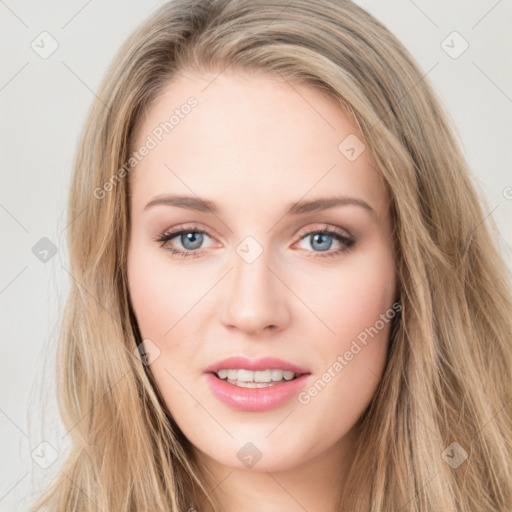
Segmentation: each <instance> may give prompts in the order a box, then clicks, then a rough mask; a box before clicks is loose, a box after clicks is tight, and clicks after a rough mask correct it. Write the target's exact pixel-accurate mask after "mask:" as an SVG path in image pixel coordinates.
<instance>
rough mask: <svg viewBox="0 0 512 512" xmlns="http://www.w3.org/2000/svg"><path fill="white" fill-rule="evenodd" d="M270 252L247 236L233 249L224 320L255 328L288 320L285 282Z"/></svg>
mask: <svg viewBox="0 0 512 512" xmlns="http://www.w3.org/2000/svg"><path fill="white" fill-rule="evenodd" d="M268 256H269V252H268V251H266V250H264V248H263V246H261V245H260V244H259V243H258V242H256V241H255V240H254V239H253V238H252V237H247V239H245V240H244V241H242V243H240V244H239V246H238V247H237V248H236V250H235V251H234V253H233V266H234V268H233V271H232V272H231V273H230V274H231V280H230V281H231V283H230V287H229V290H228V297H227V300H226V302H225V304H226V306H225V310H224V312H223V314H224V323H225V324H226V325H232V326H236V327H238V328H239V329H241V330H245V331H250V332H255V331H258V330H262V329H265V328H266V327H271V326H272V328H273V329H277V328H282V327H283V326H284V325H285V324H286V323H287V322H288V321H289V310H288V304H287V303H286V294H285V290H283V284H282V283H281V282H280V280H279V279H277V277H276V276H275V275H274V273H273V272H272V271H271V270H270V268H269V266H271V265H270V261H269V260H270V258H269V257H268Z"/></svg>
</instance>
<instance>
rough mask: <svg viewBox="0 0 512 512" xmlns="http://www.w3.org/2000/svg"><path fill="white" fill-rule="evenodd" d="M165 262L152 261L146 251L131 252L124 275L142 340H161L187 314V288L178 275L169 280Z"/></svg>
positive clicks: (177, 273) (135, 249)
mask: <svg viewBox="0 0 512 512" xmlns="http://www.w3.org/2000/svg"><path fill="white" fill-rule="evenodd" d="M165 263H166V262H165V258H161V257H160V258H156V257H153V256H152V255H151V254H150V253H148V251H143V250H138V249H137V248H133V249H132V248H130V250H129V253H128V262H127V272H128V282H129V289H130V298H131V302H132V305H133V309H134V313H135V316H136V317H137V322H138V325H139V329H140V331H141V336H142V337H143V338H150V339H154V340H161V339H163V338H164V337H165V336H166V333H169V330H170V329H173V326H174V325H175V324H176V323H177V322H178V321H179V320H180V318H181V317H183V315H185V314H186V311H187V307H186V305H187V304H188V302H190V301H191V300H192V297H190V301H189V300H188V296H187V290H191V288H192V287H190V286H188V287H187V286H186V282H182V281H184V279H182V278H181V277H180V273H179V272H173V273H172V278H171V274H170V272H169V269H168V268H167V266H166V264H165Z"/></svg>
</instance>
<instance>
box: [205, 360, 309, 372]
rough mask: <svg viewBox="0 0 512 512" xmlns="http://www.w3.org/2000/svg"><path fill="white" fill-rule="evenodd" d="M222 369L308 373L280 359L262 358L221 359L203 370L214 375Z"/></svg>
mask: <svg viewBox="0 0 512 512" xmlns="http://www.w3.org/2000/svg"><path fill="white" fill-rule="evenodd" d="M222 368H226V369H230V368H231V369H236V368H244V369H245V370H252V371H257V370H288V371H290V372H294V373H298V374H302V373H310V372H309V370H307V369H305V368H301V367H300V366H297V365H295V364H292V363H289V362H287V361H283V360H282V359H278V358H277V357H263V358H261V359H247V358H246V357H228V358H227V359H223V360H222V361H218V362H216V363H214V364H212V365H210V366H208V367H207V368H205V370H204V372H205V373H214V372H218V371H219V370H221V369H222Z"/></svg>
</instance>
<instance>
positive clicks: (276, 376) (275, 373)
mask: <svg viewBox="0 0 512 512" xmlns="http://www.w3.org/2000/svg"><path fill="white" fill-rule="evenodd" d="M271 374H272V380H273V381H275V382H277V381H280V380H283V370H271Z"/></svg>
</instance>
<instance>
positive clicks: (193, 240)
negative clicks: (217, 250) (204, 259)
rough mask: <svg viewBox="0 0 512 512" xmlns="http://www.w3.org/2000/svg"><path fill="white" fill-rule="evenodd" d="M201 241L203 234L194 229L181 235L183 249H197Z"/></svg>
mask: <svg viewBox="0 0 512 512" xmlns="http://www.w3.org/2000/svg"><path fill="white" fill-rule="evenodd" d="M202 241H203V235H202V234H201V233H197V232H196V231H192V232H190V233H187V234H185V235H181V243H182V244H183V247H185V249H197V248H198V247H200V246H201V242H202ZM189 244H191V245H189Z"/></svg>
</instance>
